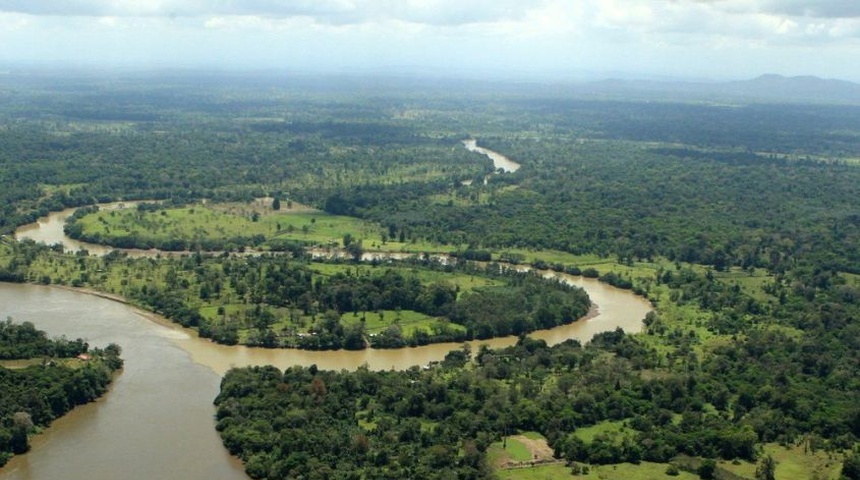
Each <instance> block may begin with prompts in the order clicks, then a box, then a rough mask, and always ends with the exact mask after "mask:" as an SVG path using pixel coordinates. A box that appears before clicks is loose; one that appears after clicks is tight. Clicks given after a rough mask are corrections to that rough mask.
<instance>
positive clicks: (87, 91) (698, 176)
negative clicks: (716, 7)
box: [0, 74, 860, 479]
mask: <svg viewBox="0 0 860 480" xmlns="http://www.w3.org/2000/svg"><path fill="white" fill-rule="evenodd" d="M0 96H2V97H3V98H4V99H5V100H7V101H5V102H4V103H3V104H2V107H0V118H2V125H0V145H2V148H0V180H2V182H3V185H4V186H7V188H4V189H3V190H2V191H0V198H2V202H0V205H2V207H0V208H2V211H0V231H2V233H3V234H5V235H6V237H4V238H3V240H2V242H0V278H2V279H3V280H7V281H19V282H24V281H27V282H34V283H43V284H62V285H66V286H71V287H79V288H89V289H94V290H99V291H102V292H106V293H111V294H117V295H121V296H123V297H124V298H126V299H127V300H128V301H130V302H133V303H135V304H136V305H139V306H142V307H144V308H148V309H150V310H152V311H155V312H157V313H160V314H162V315H164V316H165V317H167V318H168V319H170V320H173V321H175V322H177V323H180V324H182V325H184V326H188V327H193V328H195V329H197V332H198V333H199V334H200V335H201V336H203V337H208V338H212V339H213V340H215V341H218V342H221V343H227V344H235V343H244V344H248V345H256V346H265V347H300V348H310V349H332V348H365V347H366V346H374V347H386V348H402V347H405V346H407V345H420V344H424V343H429V342H438V341H455V342H462V341H464V340H468V339H482V338H489V337H495V336H504V335H517V336H518V341H517V344H516V345H515V346H513V347H509V348H507V349H499V350H493V349H489V348H487V347H481V348H477V349H471V348H469V347H468V346H464V347H462V348H458V349H454V350H452V351H451V353H449V354H448V356H446V358H445V359H444V361H442V362H440V363H439V364H437V365H431V366H421V367H418V366H417V367H416V368H412V369H409V370H406V371H400V372H395V371H388V372H374V371H370V370H369V369H367V368H358V369H357V370H356V371H341V372H332V371H324V370H319V369H317V368H316V367H308V368H302V367H288V368H283V367H281V369H278V368H275V367H253V368H246V369H235V370H233V371H230V372H229V373H227V375H226V376H225V377H224V379H223V381H222V388H221V393H220V394H219V396H218V398H217V399H216V400H215V404H216V407H217V413H216V422H217V423H216V428H217V429H218V431H219V433H220V434H221V438H222V440H223V442H224V445H225V447H226V448H227V449H228V450H229V451H230V453H232V454H234V455H236V456H238V457H239V458H240V459H242V461H244V462H245V467H246V471H247V473H248V474H249V475H250V476H251V477H253V478H524V479H525V478H543V477H553V478H565V477H571V478H574V476H580V477H583V478H615V477H611V476H609V477H607V475H614V474H613V473H611V471H612V470H609V469H607V467H606V466H607V465H612V466H613V467H612V468H617V469H618V470H617V471H619V472H625V473H624V475H626V476H627V477H628V478H655V477H660V476H664V475H665V476H679V478H696V477H700V478H749V479H752V478H755V479H759V478H765V479H767V478H816V479H828V478H840V476H841V477H843V478H848V479H857V478H860V453H858V441H860V383H858V379H860V374H858V367H860V357H858V352H860V344H858V338H860V323H858V314H860V165H858V164H860V160H858V159H860V106H856V105H835V104H801V103H791V102H790V99H788V100H787V101H786V102H784V103H774V102H773V101H769V102H764V101H763V102H754V101H751V100H749V99H747V100H746V101H744V102H735V103H731V102H726V101H725V100H723V101H719V102H717V101H714V102H707V101H701V102H693V101H684V102H682V101H677V102H673V101H670V100H666V99H665V98H664V99H661V100H660V101H644V100H641V99H638V100H630V99H624V98H611V99H610V98H592V97H591V96H589V95H588V94H587V92H584V91H578V90H576V89H571V90H569V91H567V90H563V89H559V88H554V87H550V86H541V85H527V86H523V85H517V86H504V85H497V86H495V87H492V88H489V89H488V87H487V86H486V85H483V84H477V83H470V82H439V83H435V82H432V81H429V80H425V81H418V80H416V81H414V82H410V81H406V80H380V81H379V82H378V83H376V84H374V85H370V86H369V85H367V84H366V83H363V82H362V81H361V80H358V79H350V78H342V79H327V80H325V81H320V80H318V79H304V78H291V77H281V76H271V77H266V78H262V77H260V78H257V77H244V76H230V75H226V74H225V75H221V76H215V77H213V78H209V77H207V78H200V77H195V76H191V75H175V76H169V75H165V76H160V77H155V78H151V79H145V80H144V79H141V78H136V77H130V78H121V79H114V80H113V81H111V82H104V81H98V80H96V79H94V78H89V77H82V78H77V77H74V78H67V79H63V80H57V79H56V78H41V77H36V78H30V79H28V81H27V82H24V81H22V80H21V79H16V78H14V77H6V78H3V79H2V82H0ZM467 139H477V142H478V144H479V145H480V146H482V147H485V148H489V149H491V150H494V151H496V152H499V153H501V154H504V155H505V156H507V157H508V158H510V159H511V160H513V161H514V162H516V163H517V164H519V166H520V167H519V168H518V169H517V170H516V171H502V172H499V171H498V170H497V169H496V168H495V167H494V165H493V163H492V161H491V160H490V159H489V158H488V157H487V156H484V155H482V154H480V153H478V152H473V151H469V150H467V149H466V148H464V145H463V141H464V140H467ZM117 202H122V203H123V204H124V207H123V208H118V207H117ZM99 204H102V207H98V206H96V205H99ZM107 204H110V205H107ZM71 207H88V208H81V209H79V210H78V212H77V213H76V214H75V215H74V216H73V217H72V218H71V219H70V221H69V222H68V223H67V224H66V233H67V234H68V235H69V236H72V237H75V238H78V239H81V240H85V241H89V242H91V243H95V244H101V245H107V246H109V247H112V248H116V250H115V251H113V252H112V253H109V254H107V255H104V256H88V255H87V254H86V253H87V252H86V251H84V252H77V253H74V252H67V251H64V248H63V246H62V245H38V244H35V243H33V242H32V241H29V240H25V239H20V240H14V239H13V238H12V235H13V233H14V231H15V229H16V228H18V227H19V226H21V225H24V224H27V223H31V222H33V221H34V220H36V219H37V218H38V217H39V216H42V215H45V214H47V213H48V212H50V211H60V210H63V209H66V208H71ZM150 249H157V250H150ZM147 252H148V253H147ZM374 255H376V256H374ZM394 258H397V259H403V258H405V259H406V260H397V261H395V260H393V259H394ZM525 266H528V267H530V268H531V269H532V273H528V272H526V271H525V270H526V269H525V268H524V267H525ZM537 272H550V273H547V275H548V277H547V278H545V277H544V275H543V274H539V273H537ZM551 272H564V273H566V274H572V275H583V276H588V277H594V278H599V279H600V280H601V281H603V282H605V283H609V284H611V285H614V286H616V287H619V288H625V289H629V290H631V291H633V292H635V293H636V294H638V295H641V296H643V297H645V298H647V299H648V300H649V301H650V302H651V304H652V305H653V307H654V311H653V312H651V313H649V314H648V315H647V316H646V317H645V318H644V319H642V320H643V328H642V331H641V332H638V333H634V332H624V331H621V330H615V331H610V332H605V333H602V334H599V335H597V336H596V337H595V338H594V339H593V340H591V341H590V342H582V343H580V342H577V341H572V340H571V341H567V342H563V343H561V344H558V345H547V344H545V343H544V342H543V341H539V340H534V339H531V338H529V337H528V335H527V334H528V333H529V332H531V331H534V330H536V329H542V328H550V327H553V326H555V325H560V324H563V323H569V322H571V321H575V320H576V319H578V318H580V317H582V316H583V315H585V314H586V312H587V311H588V309H589V307H590V302H589V299H588V298H587V296H586V295H585V294H584V293H583V292H582V291H581V290H579V289H576V288H573V287H571V286H569V285H567V284H565V283H563V282H560V281H557V280H554V279H553V274H551ZM597 308H600V306H599V305H598V306H597ZM22 411H23V410H22ZM13 413H14V412H13ZM30 415H31V416H32V415H33V414H32V413H30ZM10 422H11V423H10ZM19 423H20V422H19ZM14 424H15V420H14V419H13V420H11V421H9V422H6V423H4V425H14ZM4 428H12V427H11V426H9V427H4ZM10 431H11V430H10ZM10 438H11V437H10ZM637 475H638V477H637ZM541 476H543V477H541ZM684 476H686V477H684Z"/></svg>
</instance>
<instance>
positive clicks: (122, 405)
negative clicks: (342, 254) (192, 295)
mask: <svg viewBox="0 0 860 480" xmlns="http://www.w3.org/2000/svg"><path fill="white" fill-rule="evenodd" d="M69 214H71V211H66V212H59V213H54V214H51V215H50V216H49V217H46V218H44V219H40V220H39V223H38V224H33V225H30V226H27V227H23V228H22V229H21V230H19V231H18V232H17V234H16V235H17V236H18V238H25V237H26V238H34V239H36V240H40V241H45V242H46V243H49V244H50V243H57V242H60V243H64V244H65V245H66V246H67V247H68V248H70V249H79V248H82V247H83V248H87V249H88V250H90V252H94V248H93V247H94V246H91V245H86V244H73V243H70V242H69V240H70V239H68V238H66V237H64V236H63V234H62V223H63V221H64V220H65V218H66V217H67V216H68V215H69ZM138 254H142V255H145V254H149V255H152V254H153V252H138ZM562 277H563V278H565V279H566V280H567V281H569V282H571V283H573V284H575V285H579V286H581V287H583V288H584V289H585V290H586V291H587V292H588V294H589V296H590V297H591V300H592V301H593V302H594V303H595V304H596V308H595V310H594V311H593V312H592V315H590V317H589V318H588V319H581V320H579V321H578V322H575V323H573V324H570V325H565V326H562V327H558V328H554V329H552V330H545V331H539V332H535V333H533V334H532V336H533V337H535V338H541V339H544V340H546V341H547V342H548V343H550V344H555V343H559V342H561V341H564V340H566V339H568V338H576V339H579V340H581V341H587V340H589V339H590V338H591V337H592V336H593V335H594V334H595V333H599V332H602V331H607V330H613V329H615V328H616V327H621V328H623V329H624V330H625V331H628V332H635V331H639V330H640V329H641V327H642V319H643V318H644V317H645V315H646V314H647V313H648V312H649V311H650V310H651V307H650V305H649V303H648V302H647V301H646V300H644V299H643V298H641V297H638V296H636V295H634V294H632V293H631V292H629V291H625V290H619V289H616V288H614V287H611V286H608V285H605V284H602V283H599V282H597V281H596V280H593V279H586V278H581V277H570V276H564V275H562ZM6 317H12V318H13V319H14V320H15V321H18V322H22V321H31V322H33V323H34V324H36V326H37V327H38V328H40V329H43V330H45V331H47V332H48V333H49V334H50V335H53V336H57V335H65V336H67V337H70V338H77V337H82V338H86V339H87V340H88V341H89V342H90V344H92V345H98V346H104V345H106V344H107V343H110V342H115V343H117V344H119V345H121V346H122V349H123V358H124V359H125V369H124V370H123V371H122V373H121V374H120V375H118V376H117V377H116V379H115V381H114V384H113V386H112V387H111V390H110V391H109V392H108V393H107V394H106V395H105V396H104V397H103V398H102V399H100V400H99V401H97V402H94V403H91V404H89V405H85V406H83V407H79V408H77V409H75V410H74V411H72V412H71V413H70V414H68V415H66V416H65V417H63V418H60V419H59V420H57V421H56V422H54V424H53V425H51V427H50V428H48V429H47V430H46V431H45V432H44V433H42V434H40V435H36V436H35V437H34V438H33V440H32V444H33V449H32V450H31V451H30V453H27V454H26V455H20V456H16V457H14V458H13V459H12V460H11V461H10V462H9V463H8V464H7V465H6V466H5V467H3V468H0V480H11V479H16V480H33V479H35V480H43V479H59V478H62V479H66V480H78V479H80V480H98V479H105V480H107V479H116V478H153V479H155V478H158V479H192V480H196V479H201V480H202V479H245V478H247V477H246V476H245V474H244V471H243V467H242V465H241V463H240V462H239V461H238V460H236V459H235V458H233V457H231V456H230V455H229V454H228V453H227V451H226V449H224V447H223V446H222V445H221V441H220V438H219V437H218V434H217V432H216V431H215V428H214V422H213V414H214V409H213V407H212V400H213V399H214V398H215V396H216V395H217V393H218V385H219V382H220V376H221V375H222V374H223V373H224V372H226V371H227V370H228V369H229V368H231V367H241V366H247V365H275V366H277V367H278V368H281V369H283V368H286V367H289V366H291V365H305V366H307V365H312V364H316V365H317V366H318V367H320V368H322V369H338V370H339V369H355V368H357V367H358V366H360V365H363V364H366V365H367V366H368V367H369V368H371V369H375V370H385V369H406V368H409V367H411V366H414V365H426V364H427V363H429V362H431V361H438V360H441V359H442V358H443V357H444V356H445V354H446V353H447V352H449V351H450V350H452V349H455V348H459V347H460V345H461V344H451V343H448V344H436V345H428V346H425V347H417V348H404V349H397V350H374V349H368V350H363V351H333V352H311V351H302V350H275V349H272V350H269V349H261V348H248V347H241V346H239V347H228V346H223V345H218V344H214V343H211V342H209V341H207V340H203V339H200V338H198V337H197V336H196V335H195V334H194V332H193V331H189V330H185V329H182V328H180V327H178V326H175V325H173V324H170V323H169V322H166V321H164V320H163V319H160V318H157V317H154V316H152V315H150V314H147V313H145V312H141V311H139V310H136V309H134V308H132V307H129V306H127V305H124V304H122V303H120V302H117V301H113V300H110V299H106V298H101V297H98V296H95V295H89V294H86V293H82V292H79V291H72V290H67V289H62V288H57V287H44V286H39V285H18V284H8V283H0V319H5V318H6ZM515 340H516V339H515V338H513V337H508V338H500V339H493V340H488V341H475V342H471V343H472V348H473V351H476V350H477V348H478V346H479V345H481V344H487V345H490V346H491V347H502V346H506V345H511V344H513V343H514V342H515Z"/></svg>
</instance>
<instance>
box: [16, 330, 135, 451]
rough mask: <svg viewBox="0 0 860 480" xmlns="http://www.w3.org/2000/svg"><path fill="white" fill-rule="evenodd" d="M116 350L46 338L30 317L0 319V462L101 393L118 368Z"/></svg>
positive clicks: (116, 347)
mask: <svg viewBox="0 0 860 480" xmlns="http://www.w3.org/2000/svg"><path fill="white" fill-rule="evenodd" d="M120 352H121V350H120V348H119V346H117V345H114V344H111V345H108V346H107V347H105V348H104V349H98V348H93V349H90V348H89V345H87V343H86V342H84V341H83V340H81V339H75V340H67V339H65V338H56V339H50V338H48V337H47V335H46V334H45V332H43V331H40V330H37V329H36V327H35V326H34V325H33V324H32V323H30V322H24V323H21V324H16V323H13V322H12V320H11V319H7V320H6V321H4V322H0V391H2V392H3V395H2V396H0V465H3V464H5V463H6V462H7V461H8V460H9V458H10V457H11V456H12V455H13V454H20V453H24V452H26V451H27V450H29V449H30V443H29V435H30V434H31V433H34V432H36V431H38V430H39V429H41V428H44V427H47V426H48V425H49V424H50V423H51V422H52V421H53V420H54V419H56V418H57V417H60V416H62V415H63V414H65V413H66V412H68V411H69V410H71V409H72V408H74V407H75V406H77V405H82V404H85V403H88V402H91V401H93V400H95V399H97V398H98V397H100V396H101V395H102V394H103V393H104V392H105V391H106V390H107V387H108V384H110V382H111V378H112V375H113V373H114V372H115V371H116V370H118V369H120V368H122V359H121V358H120ZM10 361H12V362H10Z"/></svg>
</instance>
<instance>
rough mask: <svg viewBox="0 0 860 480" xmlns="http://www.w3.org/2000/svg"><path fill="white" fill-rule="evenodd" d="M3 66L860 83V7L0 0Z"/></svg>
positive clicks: (805, 3) (843, 2) (759, 1)
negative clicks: (806, 78) (811, 78)
mask: <svg viewBox="0 0 860 480" xmlns="http://www.w3.org/2000/svg"><path fill="white" fill-rule="evenodd" d="M0 64H5V65H11V66H16V65H24V66H52V65H56V66H73V67H86V68H89V67H123V68H143V69H150V68H177V67H178V68H213V67H214V68H223V69H238V70H259V69H279V70H281V69H282V70H287V71H295V72H303V71H308V72H350V71H359V72H362V73H367V72H418V73H427V74H434V75H444V76H452V77H457V76H470V77H474V76H479V77H480V76H485V77H488V78H503V77H514V78H517V77H520V78H540V77H546V78H553V79H559V78H562V79H563V78H571V79H579V78H601V77H610V76H632V77H650V78H655V77H657V78H663V77H671V78H687V79H716V80H719V79H743V78H750V77H754V76H757V75H759V74H762V73H779V74H784V75H818V76H822V77H828V78H841V79H846V80H853V81H860V1H858V0H818V1H809V0H659V1H644V0H579V1H575V0H209V1H206V0H133V1H131V0H0Z"/></svg>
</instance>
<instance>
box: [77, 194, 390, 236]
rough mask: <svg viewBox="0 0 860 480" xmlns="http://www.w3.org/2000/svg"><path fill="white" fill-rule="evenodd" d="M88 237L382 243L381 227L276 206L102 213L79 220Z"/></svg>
mask: <svg viewBox="0 0 860 480" xmlns="http://www.w3.org/2000/svg"><path fill="white" fill-rule="evenodd" d="M80 223H81V225H82V226H83V231H84V234H85V235H86V236H93V235H99V236H101V237H103V238H111V237H122V236H135V237H137V238H139V239H141V240H146V239H149V240H158V241H163V240H167V239H179V240H185V241H189V242H193V241H200V240H210V241H215V240H225V239H230V238H234V237H250V236H254V235H261V236H263V237H265V238H266V239H267V240H271V239H274V238H283V239H291V240H301V241H306V242H311V243H318V244H331V243H334V244H338V245H340V244H341V242H342V241H343V238H344V237H345V236H346V235H347V234H349V235H351V236H352V237H353V238H355V239H356V240H362V241H363V242H364V243H366V244H368V245H369V244H381V243H382V237H381V232H382V230H381V228H380V227H379V226H378V225H376V224H374V223H371V222H365V221H362V220H359V219H356V218H352V217H344V216H339V215H330V214H327V213H325V212H321V211H316V210H313V209H309V208H307V207H304V206H301V205H294V206H293V208H286V207H282V209H281V210H278V211H275V210H272V209H271V207H267V206H260V205H259V203H250V204H214V205H193V206H187V207H181V208H166V209H163V210H157V211H146V212H142V211H139V210H138V209H136V208H128V209H124V210H111V211H100V212H96V213H93V214H90V215H87V216H85V217H84V218H82V219H81V220H80Z"/></svg>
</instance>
